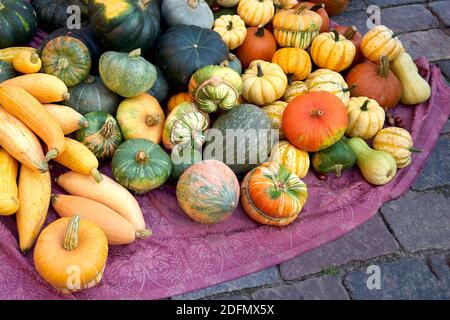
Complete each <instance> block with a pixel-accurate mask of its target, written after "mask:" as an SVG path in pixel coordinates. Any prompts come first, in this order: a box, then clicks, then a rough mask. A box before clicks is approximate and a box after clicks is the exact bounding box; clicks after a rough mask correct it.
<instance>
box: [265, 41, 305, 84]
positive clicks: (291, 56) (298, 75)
mask: <svg viewBox="0 0 450 320" xmlns="http://www.w3.org/2000/svg"><path fill="white" fill-rule="evenodd" d="M272 63H276V64H277V65H279V66H280V67H281V69H283V71H284V73H286V75H287V77H288V80H289V83H290V82H291V81H295V80H305V79H306V77H307V76H308V75H309V74H310V73H311V69H312V64H311V58H310V57H309V54H308V52H306V51H305V50H303V49H300V48H281V49H279V50H278V51H276V52H275V54H274V55H273V57H272Z"/></svg>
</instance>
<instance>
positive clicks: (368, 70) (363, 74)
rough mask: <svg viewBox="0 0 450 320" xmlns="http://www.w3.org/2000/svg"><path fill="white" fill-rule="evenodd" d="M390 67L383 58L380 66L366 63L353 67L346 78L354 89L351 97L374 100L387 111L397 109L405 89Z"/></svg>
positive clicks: (369, 62)
mask: <svg viewBox="0 0 450 320" xmlns="http://www.w3.org/2000/svg"><path fill="white" fill-rule="evenodd" d="M389 65H390V63H389V59H388V58H387V57H386V56H382V57H381V59H380V62H379V63H378V64H376V63H373V62H371V61H365V62H363V63H360V64H358V65H356V66H355V67H353V68H352V69H351V70H350V72H349V73H348V74H347V77H346V80H347V84H348V85H349V86H351V87H353V89H352V91H351V92H350V95H351V96H352V97H367V98H370V99H374V100H376V101H377V102H378V103H379V104H380V106H382V107H383V108H384V109H385V110H388V109H391V108H393V107H395V106H396V105H397V104H398V102H399V101H400V98H401V97H402V93H403V87H402V84H401V83H400V81H399V80H398V79H397V77H396V76H395V74H394V73H393V72H392V71H391V70H390V67H389Z"/></svg>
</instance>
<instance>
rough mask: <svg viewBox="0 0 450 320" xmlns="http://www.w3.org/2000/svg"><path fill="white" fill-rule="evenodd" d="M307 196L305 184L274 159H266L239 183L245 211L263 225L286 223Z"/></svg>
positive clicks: (298, 209)
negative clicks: (272, 160) (273, 160)
mask: <svg viewBox="0 0 450 320" xmlns="http://www.w3.org/2000/svg"><path fill="white" fill-rule="evenodd" d="M307 199H308V191H307V189H306V185H305V183H304V182H303V181H302V180H301V179H300V178H299V177H298V176H297V175H295V174H294V173H291V172H289V171H288V170H287V169H286V168H285V167H283V165H280V164H278V163H275V162H266V163H264V164H262V165H260V166H259V167H256V168H255V169H253V170H252V171H250V172H249V173H247V175H246V176H245V178H244V180H243V181H242V185H241V202H242V207H243V208H244V211H245V212H246V213H247V214H248V216H249V217H250V218H252V219H253V220H255V221H256V222H259V223H262V224H267V225H272V226H285V225H288V224H290V223H292V222H293V221H294V220H295V219H296V218H297V216H298V214H299V213H300V211H301V210H302V209H303V206H304V205H305V202H306V200H307Z"/></svg>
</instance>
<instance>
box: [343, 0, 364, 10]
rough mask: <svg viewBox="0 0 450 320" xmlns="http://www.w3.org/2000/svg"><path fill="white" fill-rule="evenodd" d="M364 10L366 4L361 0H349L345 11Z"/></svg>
mask: <svg viewBox="0 0 450 320" xmlns="http://www.w3.org/2000/svg"><path fill="white" fill-rule="evenodd" d="M356 10H366V5H365V3H364V1H363V0H350V1H349V3H348V5H347V7H346V8H345V11H356Z"/></svg>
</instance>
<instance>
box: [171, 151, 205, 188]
mask: <svg viewBox="0 0 450 320" xmlns="http://www.w3.org/2000/svg"><path fill="white" fill-rule="evenodd" d="M170 157H171V159H172V168H173V169H172V173H171V175H170V178H171V180H178V178H179V177H180V176H181V175H182V174H183V172H184V171H186V169H187V168H189V167H190V166H192V165H193V164H194V163H197V162H200V161H202V153H201V152H200V151H198V150H196V149H192V148H190V147H188V148H182V149H177V148H175V149H174V150H172V153H171V155H170Z"/></svg>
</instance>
